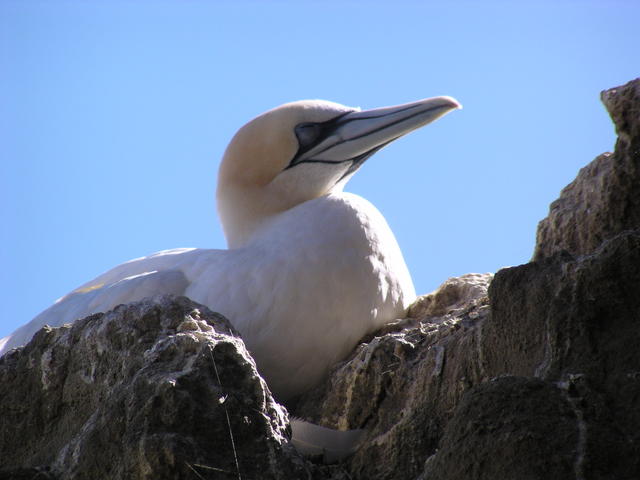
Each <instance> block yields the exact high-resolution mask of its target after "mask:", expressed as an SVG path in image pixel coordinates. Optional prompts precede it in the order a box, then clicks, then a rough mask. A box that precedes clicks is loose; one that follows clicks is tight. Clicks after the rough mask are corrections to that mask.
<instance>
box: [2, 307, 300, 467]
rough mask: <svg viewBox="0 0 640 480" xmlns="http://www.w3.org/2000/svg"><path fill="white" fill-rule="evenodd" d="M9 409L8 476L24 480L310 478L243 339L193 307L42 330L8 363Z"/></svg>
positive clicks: (134, 310) (121, 312) (131, 311)
mask: <svg viewBox="0 0 640 480" xmlns="http://www.w3.org/2000/svg"><path fill="white" fill-rule="evenodd" d="M0 411H2V423H1V424H0V432H1V433H0V452H2V453H1V457H0V458H1V459H2V470H5V471H8V470H12V469H13V470H14V474H15V472H18V471H19V469H20V468H27V467H36V466H49V467H51V471H52V472H53V474H55V475H57V476H58V478H60V479H81V478H104V479H135V478H140V479H141V478H154V479H162V478H172V479H176V478H178V479H179V478H185V479H186V478H227V477H229V478H238V477H239V475H238V472H239V473H240V474H241V475H243V477H245V478H274V479H275V478H281V479H288V478H299V477H306V476H307V475H309V472H308V466H306V465H305V463H304V462H303V461H302V460H301V459H300V458H299V457H298V456H297V455H296V453H295V452H294V451H293V450H292V449H291V448H290V447H289V446H288V441H287V433H286V429H287V425H288V424H287V422H288V419H287V413H286V411H285V410H284V409H283V408H282V407H281V406H280V405H278V404H277V403H275V402H274V401H273V398H272V397H271V395H270V393H269V390H268V389H267V387H266V384H265V383H264V381H263V380H262V379H261V378H260V377H259V376H258V374H257V371H256V368H255V364H254V363H253V360H252V359H251V357H250V356H249V355H248V353H247V351H246V349H245V347H244V344H243V342H242V340H241V339H240V338H238V337H237V335H236V334H235V333H234V332H233V330H232V328H231V327H230V325H229V324H228V322H227V321H226V319H224V318H223V317H221V316H220V315H218V314H215V313H212V312H210V311H209V310H208V309H207V308H206V307H203V306H200V305H197V304H194V303H193V302H191V301H190V300H188V299H186V298H178V299H174V298H171V297H162V298H159V299H156V300H155V301H151V300H150V301H143V302H139V303H133V304H130V305H126V306H120V307H117V308H116V309H115V310H113V311H112V312H109V313H107V314H106V315H104V314H97V315H93V316H91V317H88V318H86V319H84V320H81V321H78V322H76V323H74V324H73V325H72V326H66V327H62V328H55V329H52V328H45V329H43V330H41V331H40V332H39V333H38V334H37V335H36V337H35V338H34V339H33V341H31V342H30V343H29V344H28V345H27V346H26V347H24V348H21V349H18V350H14V351H12V352H10V353H8V354H7V355H5V356H4V357H3V358H2V359H0ZM17 439H20V441H17Z"/></svg>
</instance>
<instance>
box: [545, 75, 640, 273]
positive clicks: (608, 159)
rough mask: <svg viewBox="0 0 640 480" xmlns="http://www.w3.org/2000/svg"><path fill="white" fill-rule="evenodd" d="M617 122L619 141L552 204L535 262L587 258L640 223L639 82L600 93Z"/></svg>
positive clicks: (583, 170)
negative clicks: (555, 257)
mask: <svg viewBox="0 0 640 480" xmlns="http://www.w3.org/2000/svg"><path fill="white" fill-rule="evenodd" d="M600 97H601V99H602V101H603V103H604V105H605V106H606V107H607V110H608V111H609V114H610V115H611V118H612V119H613V121H614V123H615V126H616V132H617V133H618V141H617V142H616V149H615V152H614V153H613V154H611V153H604V154H602V155H600V156H599V157H597V158H596V159H595V160H594V161H593V162H591V163H590V164H589V165H587V166H586V167H584V168H583V169H582V170H580V173H579V174H578V176H577V178H576V179H575V180H574V181H573V182H571V183H570V184H569V185H567V186H566V187H565V188H564V190H562V192H561V193H560V198H558V199H557V200H556V201H554V202H553V203H552V204H551V207H550V209H549V216H548V217H547V218H545V219H544V220H542V221H541V222H540V224H539V225H538V234H537V239H536V248H535V253H534V256H533V259H534V260H540V259H542V258H545V257H549V256H551V255H553V254H554V253H557V252H560V251H566V252H568V253H570V254H572V255H587V254H590V253H592V252H593V251H595V250H596V249H597V248H598V247H599V246H600V245H601V244H602V242H603V241H604V240H605V239H607V238H611V237H612V236H613V235H615V234H616V233H620V232H622V231H624V230H630V229H631V230H633V229H636V228H638V225H640V197H639V196H638V195H637V193H638V187H637V185H638V179H639V178H640V171H639V170H640V121H638V119H639V118H640V82H639V81H638V80H634V81H632V82H629V83H628V84H626V85H624V86H623V87H619V88H612V89H611V90H606V91H604V92H602V94H601V95H600Z"/></svg>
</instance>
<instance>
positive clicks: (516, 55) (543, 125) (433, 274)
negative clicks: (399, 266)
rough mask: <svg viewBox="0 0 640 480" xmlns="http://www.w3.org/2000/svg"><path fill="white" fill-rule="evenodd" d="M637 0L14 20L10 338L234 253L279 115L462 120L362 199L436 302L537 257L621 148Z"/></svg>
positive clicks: (377, 161) (68, 12)
mask: <svg viewBox="0 0 640 480" xmlns="http://www.w3.org/2000/svg"><path fill="white" fill-rule="evenodd" d="M639 19H640V2H637V1H633V0H628V1H615V0H613V1H612V0H608V1H562V0H560V1H535V2H526V1H523V2H507V1H503V2H496V1H483V2H471V1H469V2H456V1H450V2H441V3H440V2H418V1H415V2H403V1H395V2H365V1H362V2H355V1H352V2H347V1H340V2H338V1H336V2H320V1H308V2H303V1H296V2H294V1H290V2H284V1H281V2H273V1H270V2H242V1H235V2H231V1H228V2H213V1H206V2H205V1H173V2H169V1H166V2H160V1H156V2H151V1H140V0H136V1H127V2H124V1H53V0H51V1H46V2H44V1H42V2H40V1H30V0H19V1H13V0H2V1H0V195H1V196H2V197H1V198H0V216H1V219H2V229H0V236H1V237H0V238H1V241H2V249H1V250H0V265H1V272H2V273H1V275H2V277H1V278H0V282H1V285H0V289H1V291H2V302H1V305H2V311H1V312H0V337H1V336H4V335H5V334H8V333H10V332H11V331H12V330H13V329H14V328H15V327H17V326H18V325H20V324H22V323H24V322H26V321H28V320H30V319H31V318H32V317H33V316H34V315H36V314H37V313H38V312H39V311H41V310H42V309H44V308H46V307H47V306H48V305H50V304H51V302H53V301H54V300H55V299H56V298H58V297H60V296H62V295H64V294H65V293H67V292H69V291H70V290H72V289H73V288H75V287H77V286H78V285H80V284H81V283H83V282H85V281H87V280H90V279H91V278H92V277H94V276H96V275H98V274H100V273H101V272H103V271H105V270H107V269H109V268H110V267H112V266H115V265H117V264H119V263H121V262H124V261H126V260H129V259H131V258H134V257H138V256H142V255H146V254H149V253H152V252H154V251H157V250H162V249H166V248H174V247H191V246H196V247H206V248H224V247H225V242H224V238H223V236H222V231H221V228H220V226H219V224H218V221H217V218H216V213H215V199H214V189H215V181H216V172H217V167H218V162H219V159H220V157H221V155H222V152H223V150H224V148H225V146H226V144H227V142H228V141H229V139H230V138H231V136H232V135H233V134H234V132H235V131H236V129H237V128H238V127H240V126H241V125H242V124H244V123H245V122H246V121H248V120H249V119H251V118H252V117H253V116H255V115H257V114H259V113H261V112H263V111H264V110H267V109H269V108H272V107H274V106H277V105H279V104H281V103H284V102H287V101H291V100H297V99H304V98H323V99H328V100H333V101H337V102H341V103H344V104H347V105H352V106H361V107H363V108H372V107H378V106H385V105H394V104H398V103H404V102H408V101H412V100H415V99H419V98H424V97H430V96H435V95H451V96H454V97H456V98H457V99H458V100H459V101H460V102H462V103H463V104H464V110H462V111H458V112H454V113H452V114H450V115H448V116H447V117H445V118H444V119H442V120H440V121H439V122H437V123H435V124H433V125H430V126H428V127H426V128H424V129H422V130H419V131H418V132H415V133H413V134H411V135H409V136H408V137H406V138H403V139H401V140H399V141H398V142H396V143H394V144H392V145H391V146H389V147H388V148H387V149H385V150H383V151H381V152H379V153H378V154H376V155H375V156H374V157H372V158H371V159H370V160H369V161H368V162H367V164H365V165H364V167H363V168H362V169H361V170H360V172H358V174H357V175H356V176H355V177H354V178H353V180H352V181H351V182H350V184H349V185H348V187H347V190H349V191H352V192H354V193H358V194H360V195H362V196H364V197H366V198H368V199H369V200H371V201H372V202H373V203H374V204H375V205H376V206H377V207H378V208H379V209H380V210H381V211H382V212H383V214H384V215H385V216H386V218H387V220H388V221H389V223H390V225H391V227H392V228H393V230H394V231H395V233H396V236H397V238H398V241H399V243H400V245H401V247H402V249H403V251H404V254H405V258H406V260H407V263H408V265H409V268H410V270H411V271H412V274H413V277H414V281H415V284H416V287H417V290H418V292H419V293H427V292H429V291H431V290H433V289H434V288H436V287H437V286H438V285H439V284H440V283H441V282H443V281H444V280H445V279H447V278H448V277H451V276H455V275H460V274H463V273H468V272H493V271H496V270H498V269H499V268H500V267H502V266H507V265H515V264H520V263H524V262H527V261H528V260H529V258H530V257H531V254H532V251H533V246H534V241H535V231H536V225H537V222H538V221H539V220H540V219H542V218H543V217H545V216H546V213H547V210H548V205H549V203H550V202H551V201H552V200H554V199H555V198H557V196H558V193H559V191H560V189H561V188H562V187H564V186H565V185H566V184H567V183H569V182H570V181H571V180H572V179H573V178H574V177H575V175H576V173H577V171H578V169H579V168H580V167H582V166H584V165H585V164H587V163H588V162H589V161H591V160H592V159H593V158H594V157H595V156H596V155H598V154H600V153H601V152H604V151H609V150H612V149H613V142H614V140H615V135H614V131H613V127H612V124H611V122H610V121H609V119H608V116H607V114H606V113H605V110H604V108H603V107H602V106H601V104H600V102H599V92H600V91H601V90H603V89H606V88H609V87H613V86H616V85H619V84H622V83H625V82H626V81H628V80H631V79H632V78H634V77H636V76H638V75H640V53H639V52H638V46H639V45H640V29H639V28H638V21H639Z"/></svg>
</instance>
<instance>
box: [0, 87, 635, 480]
mask: <svg viewBox="0 0 640 480" xmlns="http://www.w3.org/2000/svg"><path fill="white" fill-rule="evenodd" d="M602 101H603V102H604V104H605V106H606V107H607V109H608V110H609V113H610V115H611V117H612V119H613V121H614V123H615V126H616V130H617V133H618V141H617V143H616V148H615V152H614V153H605V154H603V155H601V156H599V157H598V158H596V159H595V160H594V161H593V162H591V163H590V164H589V165H587V166H586V167H585V168H583V169H582V170H581V171H580V173H579V174H578V176H577V178H576V179H575V180H574V181H573V182H572V183H571V184H570V185H568V186H567V187H566V188H565V189H564V190H563V191H562V193H561V194H560V198H559V199H558V200H556V201H555V202H553V203H552V205H551V207H550V212H549V216H548V217H547V218H546V219H544V220H543V221H542V222H540V225H539V227H538V236H537V245H536V249H535V253H534V257H533V260H532V261H531V262H530V263H528V264H525V265H521V266H518V267H512V268H506V269H503V270H500V271H499V272H497V273H496V274H495V276H492V275H490V274H484V275H478V274H470V275H465V276H463V277H460V278H454V279H450V280H448V281H447V282H445V284H443V285H442V286H441V287H440V288H439V289H438V290H437V291H436V292H434V293H432V294H429V295H426V296H424V297H421V298H420V299H419V300H418V301H417V302H416V303H415V304H414V306H413V307H412V308H411V310H410V312H409V318H406V319H402V320H400V321H398V322H397V323H394V324H390V325H387V326H385V327H384V329H383V330H381V331H379V332H377V333H376V334H375V335H374V336H371V337H369V338H366V339H363V342H362V343H361V344H360V345H358V347H357V348H356V349H355V351H354V352H353V354H352V355H351V356H350V358H349V359H347V361H345V362H343V363H342V364H340V365H338V366H336V368H335V370H334V371H333V372H332V374H331V375H330V377H329V378H328V379H327V380H326V382H325V383H324V384H323V385H320V386H318V387H317V388H316V389H314V390H313V391H311V392H308V393H307V394H306V395H304V396H303V397H302V398H299V399H298V401H297V402H296V404H295V406H290V410H291V413H292V414H294V415H296V416H298V417H302V418H304V419H307V420H310V421H313V422H316V423H319V424H322V425H325V426H328V427H333V428H338V429H354V428H359V429H364V431H365V433H364V437H363V439H362V441H361V444H360V447H359V449H358V450H357V452H356V453H355V454H354V455H353V456H351V457H350V458H348V459H347V460H345V461H343V462H342V463H340V464H338V465H331V466H325V465H321V464H318V463H314V462H313V461H311V460H309V459H304V458H302V457H300V456H299V455H298V454H297V452H296V451H295V450H294V449H293V448H292V447H291V446H290V444H289V442H288V438H289V429H288V421H289V412H287V410H286V409H285V408H284V407H282V406H280V405H278V404H277V403H276V402H275V401H274V400H273V398H272V397H271V394H270V393H269V390H268V388H267V387H266V385H265V383H264V382H263V381H262V380H261V378H260V377H259V375H258V373H257V371H256V368H255V364H254V362H253V360H252V359H251V357H250V356H249V354H248V353H247V351H246V349H245V347H244V344H243V343H242V340H241V339H240V338H239V337H238V336H237V334H236V333H235V332H234V331H233V329H232V327H231V326H230V325H229V323H228V322H227V321H226V320H225V319H224V318H222V317H221V316H220V315H217V314H215V313H213V312H211V311H209V310H208V309H207V308H205V307H203V306H201V305H197V304H195V303H193V302H191V301H190V300H188V299H185V298H171V297H161V298H156V299H150V300H148V301H145V302H140V303H136V304H130V305H124V306H120V307H118V308H116V309H115V310H113V311H112V312H108V313H106V314H98V315H93V316H91V317H88V318H86V319H84V320H81V321H78V322H76V323H75V324H73V325H72V326H66V327H61V328H56V329H51V328H45V329H43V330H41V331H40V332H39V333H38V334H37V335H36V337H35V338H34V339H33V341H32V342H31V343H29V344H28V345H27V346H26V347H24V348H21V349H18V350H15V351H13V352H11V353H9V354H7V355H5V356H4V357H3V358H2V359H0V412H1V413H0V418H1V420H2V421H1V422H0V465H1V467H0V478H25V479H26V478H43V479H44V478H58V479H80V478H104V479H131V478H140V479H142V478H154V479H164V478H167V479H168V478H172V479H173V478H175V479H188V478H189V479H212V478H236V479H239V478H243V479H252V478H256V479H257V478H261V479H262V478H264V479H272V478H273V479H298V478H304V479H307V478H308V479H333V480H338V479H347V478H352V479H423V480H427V479H428V480H436V479H443V480H444V479H447V480H455V479H487V480H488V479H492V480H493V479H514V480H515V479H524V478H527V479H566V478H575V479H576V480H589V479H636V478H640V350H639V349H638V345H640V295H639V294H638V292H640V80H635V81H632V82H630V83H628V84H627V85H624V86H622V87H619V88H614V89H611V90H607V91H605V92H603V93H602Z"/></svg>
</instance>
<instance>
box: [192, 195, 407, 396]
mask: <svg viewBox="0 0 640 480" xmlns="http://www.w3.org/2000/svg"><path fill="white" fill-rule="evenodd" d="M228 253H229V255H231V256H233V261H232V262H230V263H231V264H233V272H228V275H227V280H226V281H227V282H228V279H229V278H235V285H233V286H230V287H229V288H228V289H226V290H227V291H228V292H232V291H233V292H234V293H233V294H231V296H229V295H226V297H225V298H221V297H220V292H216V293H214V295H215V296H216V297H218V298H208V299H207V301H206V302H204V303H207V304H208V305H210V306H211V307H212V308H214V309H218V310H220V311H221V313H223V314H225V315H227V316H228V317H229V318H231V319H232V321H233V323H234V325H235V326H236V328H237V329H238V330H239V331H240V333H241V334H242V336H243V338H244V340H245V342H246V344H247V347H248V348H249V350H251V351H252V353H253V355H254V357H255V359H256V362H257V364H258V366H259V369H260V370H261V372H262V373H263V375H264V376H265V377H266V379H267V382H268V384H269V385H270V387H271V388H272V389H273V390H274V391H275V392H277V394H278V396H279V398H281V399H282V398H287V397H290V396H292V395H295V394H297V393H300V392H301V391H304V390H305V389H307V388H309V387H310V386H312V385H313V384H315V383H317V382H319V381H320V380H321V379H322V377H323V376H324V375H325V374H326V372H327V370H328V369H329V368H330V367H331V366H332V365H333V364H335V363H336V362H338V361H340V360H342V359H343V358H344V357H345V356H346V355H347V354H348V353H349V352H350V351H351V350H352V349H353V347H354V346H355V344H356V343H357V341H358V340H359V339H360V338H361V337H362V336H363V335H365V334H366V333H368V332H371V331H373V330H375V329H377V328H378V327H380V326H381V325H383V324H384V323H386V322H389V321H391V320H394V319H396V318H399V317H401V316H402V315H403V313H404V311H405V310H406V308H407V306H408V305H409V303H410V302H412V301H413V300H414V297H415V292H414V289H413V284H412V282H411V278H410V275H409V272H408V270H407V267H406V265H405V262H404V260H403V258H402V254H401V253H400V249H399V247H398V245H397V242H396V240H395V238H394V236H393V234H392V232H391V231H390V229H389V227H388V225H387V223H386V221H385V220H384V218H383V217H382V215H381V214H380V213H379V212H378V211H377V209H375V207H373V205H371V204H370V203H369V202H367V201H366V200H364V199H362V198H360V197H358V196H355V195H350V194H344V193H343V194H340V195H330V196H326V197H322V198H318V199H315V200H312V201H309V202H305V203H304V204H301V205H299V206H297V207H295V208H293V209H291V210H289V211H287V212H285V213H283V214H281V215H279V216H278V217H277V218H274V219H273V220H272V221H271V222H270V223H269V224H268V225H265V226H264V227H263V228H262V229H261V230H260V231H259V232H258V234H257V235H256V236H255V237H254V239H253V240H252V241H251V242H250V243H249V244H248V245H247V246H246V247H243V248H240V249H235V250H229V252H228ZM220 273H221V272H220V270H218V272H217V273H216V274H218V275H219V274H220ZM221 281H222V280H221ZM202 284H204V282H202ZM188 295H189V293H188ZM194 296H196V297H197V296H198V295H194ZM195 299H196V300H199V301H202V299H198V298H195Z"/></svg>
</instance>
